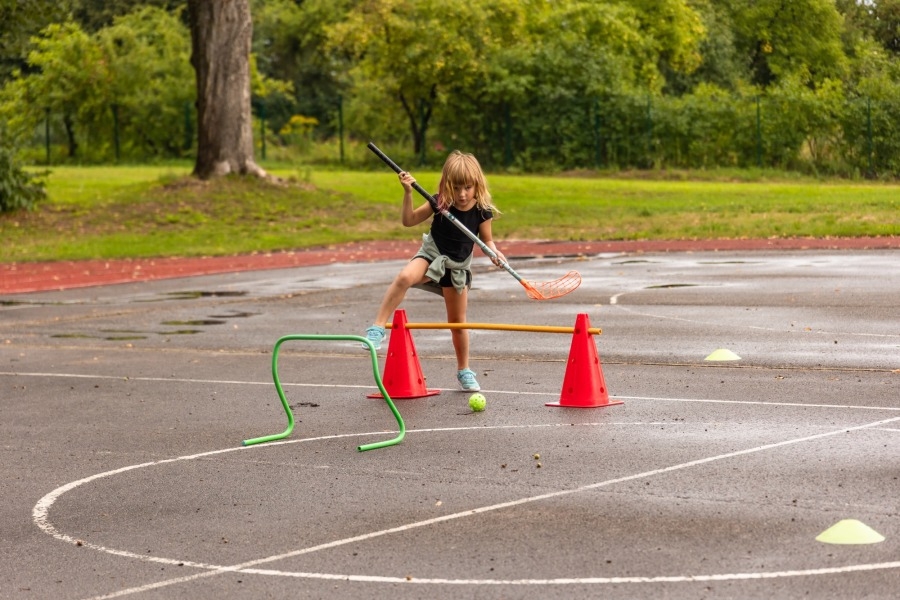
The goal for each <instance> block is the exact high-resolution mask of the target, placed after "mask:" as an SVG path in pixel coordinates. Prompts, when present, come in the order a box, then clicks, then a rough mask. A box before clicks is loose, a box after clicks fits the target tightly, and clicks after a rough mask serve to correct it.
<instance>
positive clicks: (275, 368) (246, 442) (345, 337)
mask: <svg viewBox="0 0 900 600" xmlns="http://www.w3.org/2000/svg"><path fill="white" fill-rule="evenodd" d="M295 340H315V341H352V342H360V343H362V344H365V345H367V346H368V347H369V354H370V355H371V357H372V373H373V375H374V376H375V383H376V384H377V385H378V389H379V390H381V395H382V396H383V397H384V401H385V402H386V403H387V405H388V407H389V408H390V409H391V412H392V413H393V414H394V418H395V419H397V426H398V427H399V429H400V433H399V434H398V435H397V437H395V438H394V439H391V440H385V441H383V442H375V443H372V444H364V445H362V446H358V447H357V450H359V451H360V452H365V451H366V450H375V449H376V448H385V447H387V446H393V445H395V444H399V443H400V442H401V441H403V437H404V436H405V435H406V425H405V424H404V423H403V417H401V416H400V412H399V411H398V410H397V407H396V406H394V401H393V400H391V397H390V396H389V395H388V393H387V390H385V389H384V383H382V381H381V374H380V373H379V372H378V355H377V354H376V353H375V346H373V345H372V342H370V341H369V340H367V339H366V338H364V337H360V336H358V335H316V334H309V335H307V334H291V335H285V336H283V337H281V338H280V339H279V340H278V341H277V342H276V343H275V348H274V349H273V350H272V378H273V379H274V380H275V389H276V390H278V397H279V398H281V406H282V407H284V412H285V414H286V415H287V420H288V424H287V429H285V430H284V431H282V432H281V433H274V434H272V435H264V436H262V437H258V438H252V439H249V440H244V446H253V445H254V444H263V443H265V442H272V441H275V440H280V439H284V438H286V437H287V436H289V435H290V434H291V432H292V431H293V430H294V413H293V412H292V411H291V407H290V405H289V404H288V402H287V399H286V398H285V396H284V388H283V387H282V385H281V378H280V377H279V376H278V353H279V351H280V349H281V345H282V344H284V343H285V342H290V341H295Z"/></svg>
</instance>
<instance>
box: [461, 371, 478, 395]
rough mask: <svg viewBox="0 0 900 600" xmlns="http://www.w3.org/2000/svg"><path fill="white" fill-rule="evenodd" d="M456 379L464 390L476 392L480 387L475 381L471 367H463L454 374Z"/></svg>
mask: <svg viewBox="0 0 900 600" xmlns="http://www.w3.org/2000/svg"><path fill="white" fill-rule="evenodd" d="M456 381H458V382H459V387H460V389H462V390H463V391H464V392H477V391H478V390H480V389H481V386H480V385H478V382H477V381H475V372H474V371H472V369H463V370H462V371H459V372H458V373H457V374H456Z"/></svg>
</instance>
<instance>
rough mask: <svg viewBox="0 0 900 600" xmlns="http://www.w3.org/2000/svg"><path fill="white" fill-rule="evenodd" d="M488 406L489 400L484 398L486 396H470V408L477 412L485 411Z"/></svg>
mask: <svg viewBox="0 0 900 600" xmlns="http://www.w3.org/2000/svg"><path fill="white" fill-rule="evenodd" d="M486 405H487V398H485V397H484V394H472V395H471V396H469V408H471V409H472V410H474V411H475V412H481V411H483V410H484V407H485V406H486Z"/></svg>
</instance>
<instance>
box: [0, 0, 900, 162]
mask: <svg viewBox="0 0 900 600" xmlns="http://www.w3.org/2000/svg"><path fill="white" fill-rule="evenodd" d="M183 3H184V2H183V0H146V1H138V0H112V1H110V2H100V1H99V0H64V1H63V2H61V3H48V2H46V1H45V0H32V2H31V3H30V5H32V6H34V5H36V6H38V7H40V8H41V10H39V11H33V12H32V11H23V10H20V8H19V7H20V5H21V4H22V3H17V2H13V1H12V0H0V34H2V35H0V82H2V81H3V79H2V75H3V71H2V68H6V73H7V75H8V77H7V82H6V85H5V87H4V88H3V90H2V91H0V118H2V119H3V120H5V121H6V131H7V132H8V134H9V135H11V136H12V139H13V140H14V141H15V142H28V141H31V149H30V150H29V156H30V157H32V158H33V159H42V158H43V150H44V148H43V142H44V138H43V133H44V130H43V127H44V124H45V123H46V122H49V125H50V130H51V131H50V133H51V138H52V144H53V148H52V153H53V154H55V155H59V154H60V153H61V152H62V150H63V149H65V153H66V154H67V155H68V156H69V157H72V158H74V159H76V160H89V161H109V160H111V159H112V158H113V157H114V156H116V155H119V154H120V155H121V157H122V158H123V159H125V160H144V159H156V158H161V157H179V156H184V155H186V154H188V153H190V152H191V151H192V148H191V140H192V139H193V135H192V134H193V131H192V128H193V127H194V124H193V123H192V120H193V99H194V95H195V91H194V85H195V84H194V77H193V73H192V70H191V67H190V64H189V60H188V57H189V55H190V38H189V35H188V32H187V30H186V28H185V27H184V25H183V22H182V21H183V17H182V15H181V14H180V13H179V11H178V7H179V6H181V5H183ZM67 14H72V15H73V16H74V21H65V17H64V15H67ZM252 14H253V21H254V23H253V24H254V38H253V57H252V59H251V69H252V77H253V107H254V111H255V116H256V118H257V119H260V118H264V119H265V125H266V126H267V132H268V135H267V136H266V138H265V139H266V141H267V142H270V143H272V146H270V148H271V151H273V152H274V154H275V155H276V156H279V157H287V156H291V155H292V153H293V155H294V156H298V155H302V159H303V160H304V161H309V160H328V159H327V158H326V157H328V156H331V157H333V158H332V160H337V156H338V155H341V156H343V155H344V153H343V151H337V150H336V149H337V148H338V146H340V147H341V148H343V146H344V144H345V142H346V145H347V147H348V149H349V150H348V158H347V159H348V160H356V159H357V157H356V156H355V155H353V154H352V151H353V150H352V149H353V148H355V146H354V145H353V144H354V142H356V141H359V140H364V141H367V140H369V139H376V140H378V141H379V143H380V144H381V145H383V146H386V147H393V148H395V150H396V151H398V152H399V153H400V154H399V155H400V156H407V157H409V158H410V159H411V160H415V161H416V162H419V163H422V162H429V161H433V162H434V163H439V162H441V161H442V159H443V157H444V155H445V153H446V150H448V149H451V148H462V149H465V150H468V151H472V152H475V153H476V154H477V155H478V156H479V159H480V160H481V161H482V163H484V164H485V165H487V166H488V167H489V168H506V169H510V170H515V171H557V170H561V169H580V168H585V167H609V168H612V167H621V168H633V167H638V168H648V167H666V168H691V167H702V168H714V167H719V166H728V167H742V168H748V167H775V168H785V169H795V170H799V171H802V172H807V173H839V174H842V175H846V176H851V177H857V176H877V177H890V176H898V175H900V170H898V164H897V163H898V161H900V159H898V158H897V157H898V156H900V141H895V140H900V125H898V122H900V119H898V108H897V100H896V98H898V97H900V37H898V33H897V32H898V23H900V0H871V1H866V2H862V1H859V0H834V1H832V0H793V1H791V2H786V1H784V0H721V1H719V0H553V1H552V2H548V1H547V0H303V1H302V2H299V1H297V0H252ZM48 23H53V24H52V25H50V26H49V27H47V26H46V25H47V24H48ZM38 32H40V34H39V35H36V34H37V33H38ZM29 35H35V37H34V38H33V39H32V42H31V45H30V46H29V44H28V36H29ZM16 66H17V67H18V69H15V68H14V67H16ZM757 107H759V110H758V111H757ZM48 109H49V113H48ZM48 114H49V119H48ZM295 115H304V116H308V117H309V118H311V119H315V120H316V123H315V125H312V126H304V128H303V133H302V135H297V134H296V132H295V131H294V130H293V129H292V128H291V126H290V125H289V123H290V120H291V118H292V117H293V116H295ZM116 121H118V122H117V123H116ZM310 123H311V122H310ZM116 125H117V127H116ZM286 125H287V126H288V128H287V129H284V128H285V126H286ZM282 130H285V131H291V133H285V134H284V135H278V132H279V131H282ZM339 131H342V132H343V134H344V137H343V138H341V139H340V140H337V139H336V137H337V134H338V132H339ZM117 140H118V148H116V143H117ZM19 145H20V146H21V145H22V144H19ZM276 146H277V147H276ZM318 147H321V149H322V150H321V151H320V150H318V149H317V148H318ZM362 154H363V155H365V153H364V152H363V153H362ZM362 162H364V161H362ZM365 164H368V163H365Z"/></svg>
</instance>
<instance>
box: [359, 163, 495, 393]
mask: <svg viewBox="0 0 900 600" xmlns="http://www.w3.org/2000/svg"><path fill="white" fill-rule="evenodd" d="M399 177H400V185H402V186H403V208H402V210H401V220H402V223H403V225H404V226H406V227H414V226H415V225H418V224H420V223H423V222H424V221H425V220H427V219H428V218H429V217H432V216H433V217H434V218H433V219H432V221H431V231H430V233H429V234H426V235H424V236H422V247H421V248H419V251H418V252H417V253H416V255H415V256H414V257H413V258H412V259H411V260H410V261H409V263H407V265H406V266H405V267H403V269H402V270H401V271H400V273H399V274H398V275H397V277H396V278H394V281H393V282H392V283H391V285H390V287H388V289H387V291H386V292H385V294H384V298H383V299H382V301H381V307H380V308H379V309H378V314H377V316H376V317H375V322H374V324H373V325H372V326H371V327H369V328H368V329H367V330H366V338H367V339H368V340H370V341H371V342H372V344H373V345H374V346H375V348H376V349H378V348H381V342H382V341H383V340H384V337H385V330H384V326H385V324H386V323H387V320H388V319H389V318H390V317H391V315H392V314H393V313H394V310H396V309H397V307H398V306H400V303H401V302H402V301H403V298H404V297H405V296H406V291H407V290H408V289H409V288H410V287H412V286H417V287H422V288H423V289H429V290H430V291H434V292H436V293H438V294H441V295H442V296H443V297H444V304H446V306H447V322H448V323H465V322H466V304H467V302H468V298H469V287H470V286H471V284H472V271H471V269H470V264H471V262H472V254H473V250H474V246H475V243H474V242H473V241H472V240H471V239H469V238H468V237H466V235H465V234H464V233H463V232H462V231H460V230H459V229H458V228H457V227H456V226H455V225H454V224H453V223H452V222H450V220H449V219H446V218H445V217H444V216H443V215H441V214H440V212H439V211H438V210H436V209H435V208H433V207H432V206H431V204H430V203H429V202H428V201H426V202H425V203H424V204H421V205H420V206H418V207H417V208H413V201H412V192H413V184H414V183H415V181H416V180H415V179H413V177H412V175H410V174H409V173H407V172H405V171H404V172H401V173H400V174H399ZM438 188H439V189H438V193H437V195H436V197H435V198H436V200H437V201H438V204H439V206H440V207H441V208H443V209H445V210H447V211H449V212H450V214H452V215H453V216H454V217H456V218H457V220H459V222H460V223H462V224H463V225H465V226H466V228H467V229H468V230H469V231H472V232H477V234H478V237H479V239H481V241H482V242H484V243H485V245H487V247H488V248H490V249H491V250H493V251H494V252H495V253H496V254H497V259H495V260H494V264H497V265H499V261H501V260H502V261H504V262H505V261H506V257H504V256H503V254H501V253H500V251H499V250H497V247H496V246H495V245H494V240H493V235H492V233H491V219H493V216H494V213H497V214H499V213H500V211H499V210H497V208H496V207H495V206H494V204H493V201H492V199H491V194H490V192H489V191H488V187H487V180H486V179H485V176H484V173H483V172H482V171H481V165H479V164H478V160H476V158H475V157H474V156H472V155H471V154H463V153H462V152H460V151H458V150H455V151H454V152H453V153H451V154H450V156H449V157H447V161H446V162H445V163H444V168H443V170H442V171H441V181H440V183H439V184H438ZM450 333H451V335H452V336H453V349H454V350H455V352H456V363H457V365H456V366H457V374H456V379H457V381H458V382H459V387H460V388H462V389H463V390H465V391H472V392H477V391H478V390H480V389H481V387H480V386H479V385H478V381H476V380H475V373H474V372H472V370H471V369H470V368H469V331H468V330H467V329H453V330H451V332H450Z"/></svg>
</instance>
